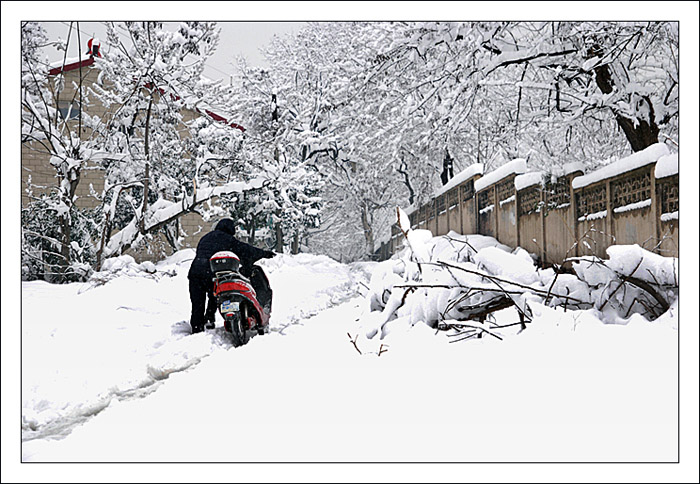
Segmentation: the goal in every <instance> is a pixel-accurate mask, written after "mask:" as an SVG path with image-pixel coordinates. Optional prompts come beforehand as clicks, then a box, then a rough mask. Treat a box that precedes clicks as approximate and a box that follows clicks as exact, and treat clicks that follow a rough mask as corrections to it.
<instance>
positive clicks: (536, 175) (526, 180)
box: [515, 171, 544, 191]
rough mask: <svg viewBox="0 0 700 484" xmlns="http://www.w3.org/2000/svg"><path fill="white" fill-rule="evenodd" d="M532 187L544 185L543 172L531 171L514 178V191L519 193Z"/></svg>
mask: <svg viewBox="0 0 700 484" xmlns="http://www.w3.org/2000/svg"><path fill="white" fill-rule="evenodd" d="M533 185H544V172H542V171H533V172H531V173H523V174H522V175H518V176H516V177H515V189H516V190H518V191H520V190H524V189H526V188H528V187H531V186H533Z"/></svg>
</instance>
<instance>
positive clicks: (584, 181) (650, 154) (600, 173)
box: [571, 143, 669, 188]
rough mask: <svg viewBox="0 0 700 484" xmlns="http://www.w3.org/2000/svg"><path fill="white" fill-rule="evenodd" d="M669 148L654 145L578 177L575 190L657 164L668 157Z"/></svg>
mask: <svg viewBox="0 0 700 484" xmlns="http://www.w3.org/2000/svg"><path fill="white" fill-rule="evenodd" d="M668 154H669V151H668V147H667V146H666V145H665V144H663V143H656V144H653V145H651V146H649V147H647V148H645V149H643V150H642V151H638V152H636V153H634V154H632V155H630V156H628V157H626V158H623V159H621V160H618V161H616V162H614V163H611V164H609V165H607V166H604V167H603V168H600V169H599V170H596V171H594V172H593V173H589V174H588V175H582V176H577V177H576V178H574V179H573V181H572V182H571V184H572V186H573V187H574V188H583V187H586V186H588V185H591V184H593V183H597V182H599V181H602V180H605V179H606V178H612V177H614V176H617V175H621V174H622V173H626V172H628V171H632V170H636V169H637V168H641V167H643V166H646V165H649V164H651V163H655V162H656V161H657V160H659V159H660V158H661V157H662V156H665V155H668Z"/></svg>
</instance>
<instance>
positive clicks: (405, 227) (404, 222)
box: [396, 207, 411, 232]
mask: <svg viewBox="0 0 700 484" xmlns="http://www.w3.org/2000/svg"><path fill="white" fill-rule="evenodd" d="M396 214H397V219H398V220H397V222H398V224H399V227H401V230H402V231H403V232H408V231H409V230H411V222H410V220H409V219H408V215H406V212H404V211H403V210H401V208H399V207H396Z"/></svg>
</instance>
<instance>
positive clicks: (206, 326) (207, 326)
mask: <svg viewBox="0 0 700 484" xmlns="http://www.w3.org/2000/svg"><path fill="white" fill-rule="evenodd" d="M214 328H216V324H214V320H213V319H211V320H209V321H206V322H205V323H204V329H214Z"/></svg>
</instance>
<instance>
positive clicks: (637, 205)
mask: <svg viewBox="0 0 700 484" xmlns="http://www.w3.org/2000/svg"><path fill="white" fill-rule="evenodd" d="M644 207H651V198H647V199H646V200H642V201H641V202H635V203H630V204H629V205H625V206H623V207H617V208H614V209H613V212H615V213H623V212H629V211H630V210H639V209H640V208H644Z"/></svg>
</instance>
